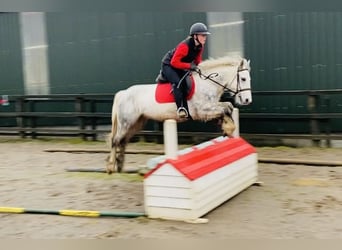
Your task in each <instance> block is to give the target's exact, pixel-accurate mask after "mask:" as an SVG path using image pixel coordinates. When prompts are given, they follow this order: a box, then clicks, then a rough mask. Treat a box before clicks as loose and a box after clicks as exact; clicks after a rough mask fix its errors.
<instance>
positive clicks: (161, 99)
mask: <svg viewBox="0 0 342 250" xmlns="http://www.w3.org/2000/svg"><path fill="white" fill-rule="evenodd" d="M194 93H195V83H194V81H191V89H190V91H189V93H188V96H187V98H186V99H187V100H190V99H191V97H192V96H193V95H194ZM155 98H156V101H157V102H158V103H169V102H175V97H174V96H173V92H172V87H171V84H170V83H157V87H156V92H155Z"/></svg>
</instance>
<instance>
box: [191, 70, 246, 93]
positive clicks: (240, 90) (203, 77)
mask: <svg viewBox="0 0 342 250" xmlns="http://www.w3.org/2000/svg"><path fill="white" fill-rule="evenodd" d="M245 70H248V69H241V70H238V71H237V74H236V75H235V76H234V77H233V79H232V80H231V81H230V82H229V84H228V86H230V85H231V84H232V83H233V81H234V80H235V78H236V77H238V76H239V74H238V73H239V72H241V71H245ZM189 72H190V71H189ZM196 72H197V73H198V74H199V76H200V78H201V79H203V80H207V79H208V80H210V81H212V82H213V83H215V84H217V85H219V86H221V87H222V88H223V89H224V90H226V91H228V92H230V93H231V94H232V96H233V97H234V96H235V95H236V94H237V93H239V92H242V91H248V90H251V89H250V88H248V89H240V88H239V87H240V84H239V82H240V81H239V79H238V81H237V87H236V91H233V90H231V89H230V88H228V87H227V86H225V85H223V84H221V83H219V82H218V81H216V80H214V79H213V78H214V77H217V76H218V75H219V74H218V73H210V74H209V75H205V74H203V73H202V72H201V70H200V69H199V70H197V71H196Z"/></svg>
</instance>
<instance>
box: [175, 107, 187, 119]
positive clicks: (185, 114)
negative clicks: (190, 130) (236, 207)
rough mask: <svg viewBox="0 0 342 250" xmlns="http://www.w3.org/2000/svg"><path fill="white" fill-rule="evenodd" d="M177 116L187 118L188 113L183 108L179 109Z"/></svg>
mask: <svg viewBox="0 0 342 250" xmlns="http://www.w3.org/2000/svg"><path fill="white" fill-rule="evenodd" d="M177 115H178V117H179V118H187V117H188V116H189V113H188V111H187V110H186V109H185V108H184V107H180V108H178V109H177Z"/></svg>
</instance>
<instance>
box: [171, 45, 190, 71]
mask: <svg viewBox="0 0 342 250" xmlns="http://www.w3.org/2000/svg"><path fill="white" fill-rule="evenodd" d="M188 51H189V47H188V45H187V44H186V43H180V44H179V45H178V46H177V48H176V50H175V53H174V54H173V57H172V59H171V66H172V67H174V68H177V69H190V67H191V63H187V62H182V59H183V57H185V56H186V55H187V54H188Z"/></svg>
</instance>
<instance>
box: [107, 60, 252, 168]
mask: <svg viewBox="0 0 342 250" xmlns="http://www.w3.org/2000/svg"><path fill="white" fill-rule="evenodd" d="M199 69H200V70H199V71H198V72H193V73H192V78H193V80H194V82H195V89H194V93H193V95H192V97H191V99H189V100H188V106H189V111H190V114H191V117H192V119H193V120H200V121H209V120H212V119H221V120H222V130H223V132H224V134H226V135H228V136H230V135H231V134H232V133H233V131H234V128H235V126H234V123H233V121H232V119H231V113H232V110H233V105H232V104H231V102H220V98H221V96H222V94H223V93H224V91H226V92H230V93H231V95H232V97H233V98H234V101H235V104H237V105H248V104H250V103H251V102H252V92H251V81H250V65H249V61H247V60H246V59H244V58H232V57H221V58H217V59H208V60H205V61H203V62H202V63H201V64H200V65H199ZM156 87H157V84H139V85H133V86H131V87H129V88H127V89H125V90H120V91H119V92H117V93H116V94H115V97H114V101H113V106H112V130H111V133H110V134H109V137H108V139H109V144H110V155H109V157H108V162H107V173H112V172H114V171H117V172H121V171H122V168H123V164H124V156H125V148H126V145H127V143H128V142H129V140H130V138H131V137H132V136H133V135H134V134H135V133H137V132H138V131H139V130H141V129H142V128H143V126H144V124H145V122H146V121H147V120H148V119H152V120H156V121H164V120H166V119H175V120H177V122H181V121H184V120H181V119H179V118H178V117H177V113H176V104H175V103H174V102H169V103H159V102H157V101H156V98H155V92H156Z"/></svg>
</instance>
